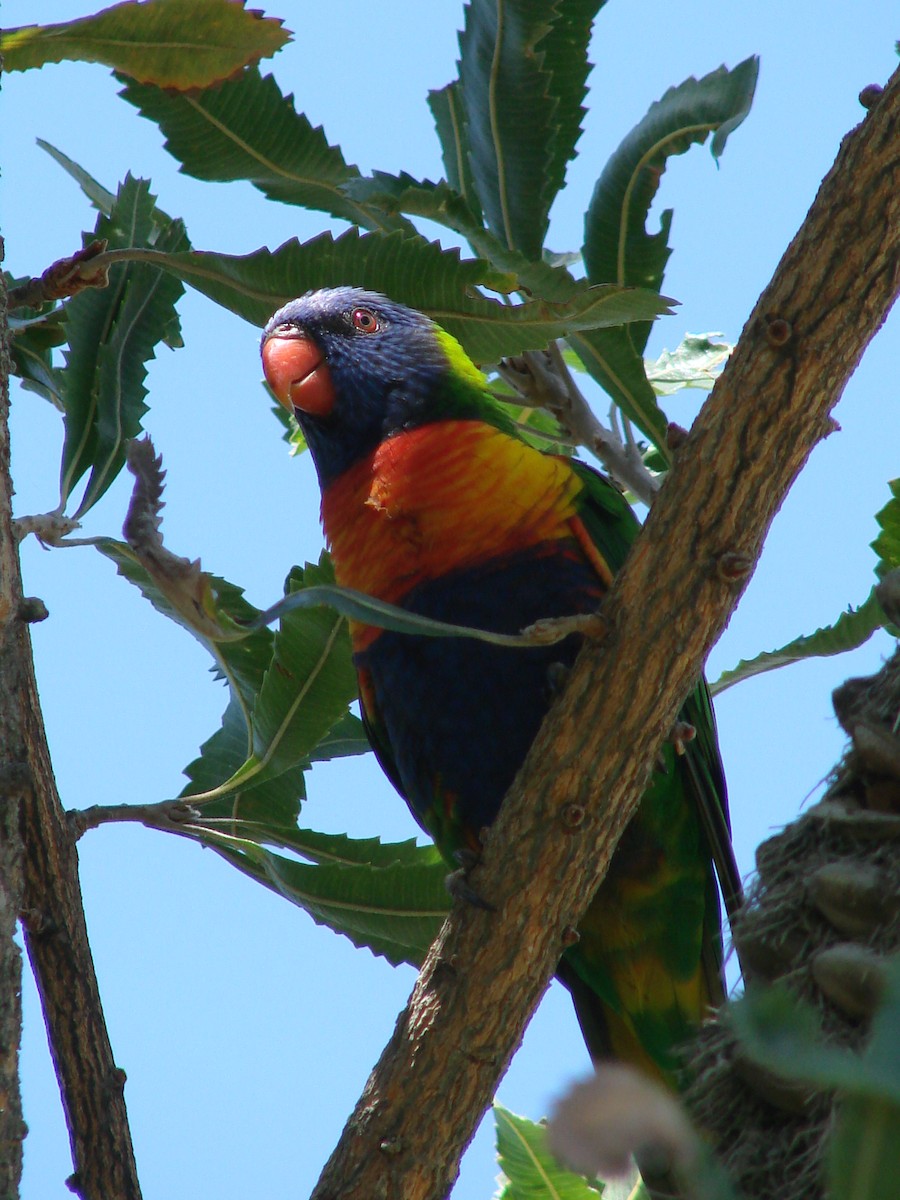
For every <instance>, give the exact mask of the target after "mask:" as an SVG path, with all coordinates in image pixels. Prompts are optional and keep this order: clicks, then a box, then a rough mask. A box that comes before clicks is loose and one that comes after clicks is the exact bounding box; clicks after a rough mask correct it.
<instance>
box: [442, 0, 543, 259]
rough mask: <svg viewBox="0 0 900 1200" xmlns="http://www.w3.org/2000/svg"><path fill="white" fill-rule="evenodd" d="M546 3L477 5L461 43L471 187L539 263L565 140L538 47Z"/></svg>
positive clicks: (506, 236)
mask: <svg viewBox="0 0 900 1200" xmlns="http://www.w3.org/2000/svg"><path fill="white" fill-rule="evenodd" d="M552 15H553V10H552V9H551V8H550V7H549V6H548V4H547V3H546V0H471V3H469V4H468V5H467V7H466V10H465V27H464V29H463V31H462V33H461V34H460V36H459V48H460V60H459V82H460V85H461V88H462V97H461V98H462V103H463V106H464V109H465V113H466V122H467V130H468V141H469V159H470V162H471V167H472V177H473V182H474V185H475V188H476V191H477V192H478V197H479V200H480V201H481V207H482V209H483V211H484V214H485V218H486V220H487V224H488V227H489V228H490V229H491V230H492V232H493V233H495V234H496V236H497V237H498V238H500V240H501V241H502V242H504V243H505V244H506V246H507V247H508V248H509V249H511V250H513V249H514V250H520V251H521V252H522V253H523V254H524V255H526V256H527V257H528V258H533V259H539V258H540V256H541V249H542V247H543V242H544V235H545V233H546V230H547V217H548V214H549V211H550V204H551V203H552V201H553V198H554V196H555V195H556V192H557V190H558V189H559V186H560V184H561V182H562V180H561V178H559V177H558V172H557V175H556V176H555V177H554V176H551V174H550V171H551V168H552V167H554V166H558V164H557V163H556V162H555V156H554V155H553V154H552V153H551V150H550V143H551V140H552V139H553V138H554V137H556V136H557V134H558V133H559V126H558V125H557V123H556V120H555V113H556V107H557V100H556V98H555V97H554V96H552V95H551V90H550V89H551V83H552V77H551V75H550V72H549V71H547V70H545V69H544V66H543V55H541V54H539V53H538V52H537V45H538V43H539V42H540V41H541V39H542V38H544V37H545V36H546V35H547V34H548V33H549V32H550V28H551V24H550V17H551V16H552Z"/></svg>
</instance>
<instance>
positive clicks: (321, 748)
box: [309, 709, 372, 762]
mask: <svg viewBox="0 0 900 1200" xmlns="http://www.w3.org/2000/svg"><path fill="white" fill-rule="evenodd" d="M371 749H372V746H371V744H370V742H369V739H368V737H367V736H366V730H365V726H364V725H363V723H362V721H361V720H360V719H359V717H358V716H357V715H356V714H355V713H353V712H350V711H349V709H348V710H347V712H345V713H344V715H343V716H342V717H341V718H340V720H339V721H338V722H337V724H335V725H333V726H332V728H331V729H329V731H328V733H326V734H325V736H324V737H323V738H322V739H321V740H320V741H318V742H317V743H316V745H315V748H314V749H313V750H312V751H311V753H310V756H309V757H310V761H311V762H329V761H330V760H331V759H333V758H350V757H352V756H354V755H357V754H368V753H369V751H370V750H371Z"/></svg>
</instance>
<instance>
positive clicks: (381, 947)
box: [185, 826, 450, 966]
mask: <svg viewBox="0 0 900 1200" xmlns="http://www.w3.org/2000/svg"><path fill="white" fill-rule="evenodd" d="M185 832H186V833H187V834H188V836H192V835H193V836H197V833H193V832H192V830H191V828H190V827H189V826H188V827H187V828H186V830H185ZM202 840H203V842H204V843H205V844H206V845H209V846H211V847H212V848H213V849H214V850H216V851H217V852H218V853H219V854H221V855H222V856H223V858H225V859H227V860H228V861H229V862H230V863H231V864H232V865H233V866H235V867H237V868H238V869H239V870H241V871H243V872H244V873H245V874H247V875H249V876H250V877H251V878H252V879H255V880H256V881H257V882H258V883H262V884H264V885H265V886H266V887H268V888H271V889H272V891H274V892H277V893H278V894H279V895H281V896H284V897H285V899H287V900H290V901H291V902H292V903H293V904H297V905H299V906H300V907H301V908H304V909H306V911H307V912H308V913H309V914H310V916H311V917H312V918H313V920H314V921H315V922H316V923H317V924H318V925H327V926H328V927H329V928H330V929H333V930H334V931H335V932H336V933H342V934H344V935H345V936H346V937H348V938H349V939H350V940H351V941H352V942H353V944H354V945H355V946H360V947H363V946H365V947H367V948H368V949H369V950H371V951H372V953H373V954H378V955H381V956H382V957H384V958H386V959H387V960H388V962H390V963H393V964H394V965H395V966H396V965H397V964H399V963H401V962H406V963H410V964H412V965H413V966H419V965H420V964H421V962H422V959H423V958H424V957H425V954H426V953H427V951H428V947H429V946H430V945H431V943H432V942H433V941H434V938H435V936H436V934H437V932H438V930H439V929H440V927H441V924H442V922H443V920H444V917H445V916H446V913H447V910H448V909H449V906H450V898H449V895H448V893H447V889H446V886H445V882H444V881H445V877H446V873H447V868H446V867H445V866H444V865H443V864H441V863H439V862H436V861H432V862H418V863H412V864H409V863H394V864H393V865H391V866H386V867H380V868H379V867H372V866H369V865H368V864H361V865H332V864H328V865H322V866H310V865H308V864H306V863H298V862H295V861H294V860H292V859H288V858H285V857H284V856H283V855H280V854H275V853H273V852H272V851H270V850H266V849H264V848H263V847H261V846H258V845H256V844H254V843H253V842H251V841H247V840H246V839H241V838H235V837H229V836H228V834H226V833H218V832H210V831H208V830H203V831H202Z"/></svg>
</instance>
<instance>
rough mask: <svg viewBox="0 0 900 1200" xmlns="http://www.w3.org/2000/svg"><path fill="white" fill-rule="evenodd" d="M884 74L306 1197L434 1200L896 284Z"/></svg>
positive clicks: (894, 159) (899, 217)
mask: <svg viewBox="0 0 900 1200" xmlns="http://www.w3.org/2000/svg"><path fill="white" fill-rule="evenodd" d="M898 130H900V72H897V73H896V74H895V75H894V77H893V78H892V80H891V82H890V84H889V85H888V87H887V88H886V89H885V91H884V93H883V94H882V95H881V96H880V98H879V99H878V101H877V103H875V105H874V106H873V108H872V109H871V111H870V112H869V115H868V116H867V117H866V119H865V121H864V122H863V123H862V125H861V126H859V127H858V128H857V129H856V130H854V131H853V132H852V133H850V134H849V135H848V136H847V137H846V138H845V140H844V143H843V145H842V147H841V150H840V152H839V154H838V157H837V160H836V162H835V165H834V167H833V168H832V170H831V171H830V172H829V174H828V176H827V177H826V179H825V180H824V182H823V184H822V186H821V188H820V190H819V194H818V196H817V198H816V200H815V202H814V204H813V206H812V208H811V209H810V212H809V214H808V216H807V218H806V220H805V222H804V224H803V226H802V228H801V229H800V232H799V233H798V235H797V237H796V238H795V239H794V241H793V242H792V244H791V246H790V247H789V248H788V250H787V251H786V253H785V255H784V257H783V259H782V261H781V263H780V264H779V266H778V269H777V271H776V273H775V275H774V277H773V279H772V282H771V284H770V285H769V286H768V287H767V288H766V290H765V292H764V293H763V295H762V296H761V297H760V300H759V302H758V304H757V306H756V308H755V309H754V311H753V313H752V315H751V317H750V319H749V321H748V322H747V325H746V327H745V329H744V331H743V333H742V336H741V339H740V342H739V344H738V347H737V349H736V350H735V353H734V355H733V357H732V360H731V362H730V363H729V365H728V367H727V369H726V371H725V373H724V375H723V377H722V379H721V380H720V381H719V383H718V384H717V386H716V388H715V390H714V392H713V394H712V396H711V397H710V399H709V401H708V403H707V404H706V406H705V407H704V409H703V411H702V412H701V414H700V416H699V417H698V419H697V421H696V423H695V425H694V428H693V430H692V431H691V434H690V436H689V438H688V439H687V441H686V442H685V444H684V446H683V448H682V449H681V450H680V451H679V452H678V455H677V458H676V461H675V465H674V468H673V470H672V472H671V473H670V476H669V478H668V480H667V482H666V484H665V486H664V487H663V489H662V491H661V493H660V496H659V498H658V500H657V501H656V503H655V504H654V507H653V510H652V512H651V514H650V517H649V519H648V521H647V525H646V528H645V529H644V531H643V533H642V535H641V537H640V539H639V540H638V542H637V544H636V545H635V548H634V550H633V552H632V554H631V556H630V558H629V561H628V563H627V564H626V566H625V568H624V569H623V571H622V572H621V574H620V575H619V577H618V578H617V580H616V582H615V586H614V588H613V589H612V591H611V592H610V595H609V597H608V600H607V603H606V605H605V606H604V609H603V616H604V618H605V619H606V621H607V625H608V633H607V635H606V637H605V638H604V639H603V641H602V642H601V643H600V644H599V645H594V646H590V647H587V648H586V649H585V651H584V652H583V653H582V655H581V657H580V659H579V661H578V663H577V664H576V666H575V668H574V670H573V672H572V677H571V679H570V681H569V684H568V686H567V688H566V690H565V693H564V695H563V696H562V697H561V699H560V702H559V703H558V704H557V705H556V706H555V707H554V709H553V712H552V713H551V714H550V716H549V717H548V719H547V721H546V722H545V724H544V727H543V728H542V730H541V732H540V734H539V736H538V738H537V740H536V741H535V744H534V746H533V747H532V750H531V752H530V754H529V756H528V759H527V761H526V762H525V764H524V765H523V768H522V770H521V771H520V773H519V776H518V777H517V779H516V781H515V783H514V785H513V787H512V789H511V791H510V792H509V794H508V797H507V799H506V802H505V804H504V808H503V811H502V813H501V815H500V817H499V818H498V820H497V822H496V824H495V825H494V826H493V827H492V829H491V831H490V833H489V835H488V837H487V839H486V845H485V852H484V858H483V862H482V864H481V866H480V867H479V868H478V869H477V871H476V872H475V873H474V874H473V876H472V884H473V886H474V887H475V889H476V890H477V891H478V892H479V893H480V894H481V895H482V896H484V897H485V898H486V899H487V900H489V901H490V902H491V903H492V904H493V905H495V906H496V911H495V912H492V913H488V912H482V911H478V910H476V909H473V908H471V907H465V906H461V905H457V906H456V907H455V908H454V911H453V912H452V914H451V916H450V918H449V919H448V921H447V922H446V923H445V925H444V927H443V929H442V931H441V933H440V935H439V936H438V938H437V940H436V942H435V944H434V945H433V947H432V948H431V951H430V952H429V954H428V957H427V959H426V962H425V964H424V966H423V968H422V972H421V974H420V976H419V978H418V980H417V982H416V985H415V988H414V991H413V994H412V997H411V999H410V1002H409V1005H408V1007H407V1008H406V1010H405V1011H404V1012H403V1013H401V1014H400V1017H399V1019H398V1021H397V1026H396V1028H395V1030H394V1034H393V1036H392V1038H391V1040H390V1042H389V1043H388V1045H387V1047H386V1049H385V1051H384V1052H383V1054H382V1057H381V1059H380V1061H379V1062H378V1064H377V1065H376V1067H375V1069H374V1071H373V1073H372V1075H371V1077H370V1079H369V1081H368V1083H367V1084H366V1088H365V1090H364V1092H363V1095H362V1097H361V1098H360V1100H359V1102H358V1104H357V1107H356V1109H355V1111H354V1113H353V1114H352V1116H351V1117H350V1120H349V1122H348V1124H347V1126H346V1128H345V1130H344V1133H343V1135H342V1137H341V1140H340V1142H339V1144H338V1146H337V1148H336V1149H335V1151H334V1153H333V1155H332V1157H331V1159H330V1160H329V1162H328V1163H327V1165H326V1167H325V1169H324V1171H323V1173H322V1176H321V1178H320V1180H319V1183H318V1184H317V1186H316V1189H315V1191H314V1193H313V1196H314V1200H326V1198H327V1200H337V1198H338V1197H340V1198H341V1200H348V1198H350V1197H360V1200H376V1198H382V1197H384V1198H388V1197H390V1198H394V1197H396V1198H398V1200H399V1198H400V1197H403V1200H440V1198H441V1197H444V1196H445V1195H446V1194H447V1192H448V1191H449V1188H450V1186H451V1185H452V1182H453V1180H454V1179H455V1177H456V1173H457V1169H458V1162H459V1158H460V1155H461V1154H462V1151H463V1150H464V1148H465V1146H466V1145H467V1144H468V1142H469V1140H470V1138H471V1136H472V1133H473V1132H474V1130H475V1128H476V1126H477V1123H478V1121H479V1120H480V1118H481V1115H482V1113H483V1112H484V1110H485V1108H486V1107H487V1105H488V1104H489V1102H490V1099H491V1097H492V1095H493V1093H494V1091H495V1089H496V1086H497V1082H498V1080H499V1079H500V1077H501V1076H502V1074H503V1072H504V1070H505V1069H506V1066H507V1064H508V1062H509V1059H510V1058H511V1056H512V1054H513V1052H514V1051H515V1049H516V1047H517V1046H518V1044H519V1041H520V1039H521V1037H522V1033H523V1031H524V1029H525V1026H526V1024H527V1022H528V1019H529V1017H530V1015H531V1013H532V1011H533V1009H534V1008H535V1006H536V1005H537V1003H538V1001H539V999H540V997H541V995H542V993H543V991H544V990H545V988H546V985H547V981H548V980H549V978H550V976H551V974H552V972H553V969H554V967H555V965H556V963H557V961H558V959H559V956H560V953H561V951H562V949H563V947H564V945H565V944H566V940H567V938H568V937H570V936H571V934H570V931H571V930H572V929H573V928H574V927H575V925H576V924H577V922H578V919H579V918H580V916H581V914H582V913H583V912H584V911H585V909H586V908H587V905H588V903H589V902H590V899H591V897H592V896H593V894H594V892H595V891H596V889H597V887H598V885H599V883H600V882H601V880H602V878H603V876H604V874H605V872H606V869H607V866H608V863H609V860H610V858H611V856H612V853H613V851H614V849H615V846H616V843H617V841H618V838H619V837H620V835H621V833H622V830H623V829H624V827H625V825H626V824H627V822H628V820H629V819H630V817H631V816H632V815H633V813H634V811H635V809H636V807H637V804H638V802H639V799H640V796H641V794H642V792H643V790H644V787H645V786H646V783H647V781H648V778H649V775H650V771H651V765H652V763H653V762H654V760H655V758H656V754H657V752H658V749H659V747H660V745H661V744H662V742H663V740H664V738H665V737H666V736H667V733H668V731H669V730H671V728H672V725H673V722H674V721H675V719H676V715H677V713H678V710H679V707H680V705H681V704H682V702H683V700H684V698H685V696H686V695H687V693H688V692H689V690H690V689H691V687H692V686H693V684H694V682H695V681H696V678H697V676H698V675H699V673H700V671H701V669H702V666H703V662H704V660H705V658H706V655H707V654H708V652H709V649H710V647H711V646H712V644H713V643H714V642H715V640H716V638H717V637H718V635H719V633H720V632H721V630H722V629H723V627H724V625H725V623H726V622H727V620H728V618H729V616H730V614H731V612H732V611H733V609H734V606H735V604H736V603H737V600H738V597H739V595H740V593H741V592H742V590H743V588H744V586H745V584H746V581H747V579H748V578H749V575H750V573H751V571H752V569H753V566H754V564H755V562H756V560H757V558H758V556H759V552H760V549H761V546H762V543H763V540H764V538H765V536H766V532H767V530H768V528H769V526H770V524H771V521H772V519H773V517H774V515H775V513H776V512H777V510H778V507H779V506H780V504H781V503H782V501H783V499H784V497H785V495H786V493H787V491H788V489H789V488H790V486H791V484H792V482H793V480H794V478H795V477H796V475H797V473H798V472H799V470H800V469H801V467H802V466H803V464H804V462H805V461H806V459H807V457H808V456H809V454H810V452H811V450H812V449H813V447H814V446H815V445H816V443H817V442H818V441H820V440H821V439H822V438H824V437H825V436H827V434H828V433H829V432H830V431H831V430H832V429H833V428H834V426H833V423H832V421H831V419H830V417H829V413H830V410H831V408H832V407H833V405H834V404H835V403H836V402H837V400H838V399H839V397H840V394H841V392H842V390H843V387H844V385H845V383H846V381H847V379H848V378H849V377H850V375H851V374H852V372H853V370H854V368H855V366H856V364H857V362H858V360H859V358H860V356H861V355H862V352H863V350H864V348H865V346H866V345H867V343H868V342H869V340H870V339H871V337H872V336H873V335H874V333H875V332H876V331H877V329H878V328H879V326H880V324H881V323H882V321H883V320H884V317H885V316H886V314H887V312H888V310H889V309H890V306H891V303H892V301H893V299H894V297H895V295H896V292H897V289H898V282H900V135H898Z"/></svg>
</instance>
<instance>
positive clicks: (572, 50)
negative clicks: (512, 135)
mask: <svg viewBox="0 0 900 1200" xmlns="http://www.w3.org/2000/svg"><path fill="white" fill-rule="evenodd" d="M605 3H606V0H563V2H562V3H559V2H558V3H556V4H555V5H554V9H555V12H554V13H553V18H552V23H551V26H550V30H549V32H548V33H547V34H546V36H545V37H544V38H542V39H541V41H540V42H539V43H538V47H537V49H538V53H539V54H541V55H543V66H544V70H545V71H547V72H548V73H549V75H550V89H549V90H550V95H551V96H552V97H553V99H554V100H555V101H556V108H555V109H554V113H553V117H554V123H555V125H556V133H555V136H554V137H553V138H552V139H551V141H550V145H549V147H548V148H549V151H550V164H549V170H548V174H549V177H550V179H551V180H558V183H557V185H556V191H557V192H558V191H559V189H560V188H561V187H562V185H563V181H564V179H565V172H566V166H567V164H568V163H569V161H570V160H571V159H572V158H574V156H575V146H576V144H577V142H578V139H579V137H580V136H581V122H582V119H583V117H584V115H585V111H586V110H585V108H584V107H583V105H582V101H583V100H584V98H585V96H586V95H587V77H588V72H589V71H590V69H591V64H590V63H589V62H588V57H587V52H588V45H589V43H590V40H591V28H592V26H593V23H594V18H595V17H596V15H597V13H598V12H599V11H600V9H601V8H602V7H603V5H604V4H605ZM551 202H552V198H551Z"/></svg>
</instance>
